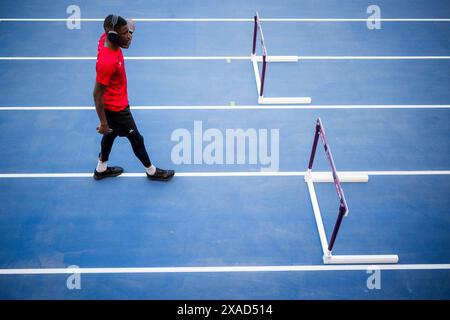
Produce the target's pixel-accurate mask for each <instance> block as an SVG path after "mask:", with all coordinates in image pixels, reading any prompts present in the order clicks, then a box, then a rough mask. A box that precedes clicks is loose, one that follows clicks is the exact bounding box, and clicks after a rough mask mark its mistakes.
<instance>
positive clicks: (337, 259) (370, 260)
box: [323, 254, 398, 264]
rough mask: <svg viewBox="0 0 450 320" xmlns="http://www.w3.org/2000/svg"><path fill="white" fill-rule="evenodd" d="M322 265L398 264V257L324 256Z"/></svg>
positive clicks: (394, 255)
mask: <svg viewBox="0 0 450 320" xmlns="http://www.w3.org/2000/svg"><path fill="white" fill-rule="evenodd" d="M323 263H324V264H387V263H391V264H392V263H398V255H396V254H391V255H335V256H333V255H331V254H330V255H324V256H323Z"/></svg>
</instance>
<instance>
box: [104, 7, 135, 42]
mask: <svg viewBox="0 0 450 320" xmlns="http://www.w3.org/2000/svg"><path fill="white" fill-rule="evenodd" d="M103 28H104V29H105V32H106V33H107V34H108V40H109V41H111V42H112V43H114V44H116V45H118V46H119V47H122V48H128V46H129V42H130V41H131V35H130V33H129V32H128V31H129V30H128V24H127V21H126V20H125V19H124V18H122V17H121V16H115V15H112V14H110V15H109V16H107V17H106V18H105V21H104V22H103Z"/></svg>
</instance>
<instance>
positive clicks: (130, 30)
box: [122, 19, 135, 49]
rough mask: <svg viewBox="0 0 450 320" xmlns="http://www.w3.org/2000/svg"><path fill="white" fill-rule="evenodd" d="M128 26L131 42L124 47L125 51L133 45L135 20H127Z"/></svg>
mask: <svg viewBox="0 0 450 320" xmlns="http://www.w3.org/2000/svg"><path fill="white" fill-rule="evenodd" d="M127 25H128V33H129V36H130V37H129V38H130V40H129V41H128V42H127V43H126V44H125V45H124V46H123V47H122V48H124V49H128V48H129V47H130V45H131V41H132V40H133V33H134V29H135V26H134V21H133V20H131V19H130V20H127Z"/></svg>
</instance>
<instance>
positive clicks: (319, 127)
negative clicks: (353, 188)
mask: <svg viewBox="0 0 450 320" xmlns="http://www.w3.org/2000/svg"><path fill="white" fill-rule="evenodd" d="M319 136H320V138H321V139H322V143H323V147H324V149H325V154H326V155H327V159H328V163H329V164H330V166H331V171H332V174H333V181H334V186H335V187H336V191H337V194H338V197H339V213H338V217H337V220H336V224H335V225H334V229H333V234H332V235H331V239H330V243H329V244H328V251H330V252H331V251H332V250H333V246H334V242H335V241H336V237H337V234H338V232H339V228H340V226H341V223H342V218H343V217H344V216H345V215H347V214H348V206H347V201H345V196H344V191H343V190H342V187H341V183H340V181H339V177H338V175H337V170H336V166H335V164H334V160H333V155H332V154H331V149H330V146H329V145H328V143H327V139H326V136H325V130H324V128H323V124H322V120H321V119H320V118H318V119H317V122H316V133H315V135H314V142H313V147H312V151H311V156H310V158H309V164H308V170H309V171H311V170H312V166H313V163H314V158H315V155H316V149H317V144H318V142H319Z"/></svg>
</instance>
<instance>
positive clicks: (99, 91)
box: [93, 81, 110, 134]
mask: <svg viewBox="0 0 450 320" xmlns="http://www.w3.org/2000/svg"><path fill="white" fill-rule="evenodd" d="M105 91H106V86H105V85H103V84H101V83H98V82H97V81H96V82H95V87H94V93H93V95H94V103H95V110H96V111H97V115H98V118H99V120H100V125H99V126H98V127H97V131H98V133H100V134H105V133H108V132H109V131H110V130H109V127H108V121H107V120H106V115H105V105H104V102H103V94H104V93H105Z"/></svg>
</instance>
